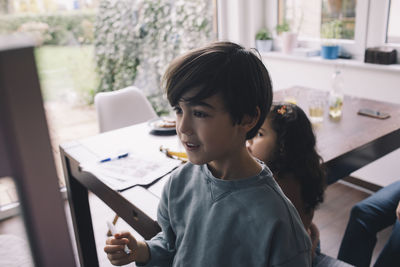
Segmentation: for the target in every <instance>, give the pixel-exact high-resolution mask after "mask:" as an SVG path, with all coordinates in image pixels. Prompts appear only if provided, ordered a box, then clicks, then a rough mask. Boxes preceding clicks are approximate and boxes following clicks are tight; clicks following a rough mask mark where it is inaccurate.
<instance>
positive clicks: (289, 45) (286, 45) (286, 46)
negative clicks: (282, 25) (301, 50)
mask: <svg viewBox="0 0 400 267" xmlns="http://www.w3.org/2000/svg"><path fill="white" fill-rule="evenodd" d="M296 46H297V33H294V32H284V33H282V52H283V53H285V54H291V53H292V52H293V49H294V48H295V47H296Z"/></svg>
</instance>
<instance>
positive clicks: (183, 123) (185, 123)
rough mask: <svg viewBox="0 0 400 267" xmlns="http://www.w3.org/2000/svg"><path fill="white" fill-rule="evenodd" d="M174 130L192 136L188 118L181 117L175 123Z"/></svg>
mask: <svg viewBox="0 0 400 267" xmlns="http://www.w3.org/2000/svg"><path fill="white" fill-rule="evenodd" d="M176 129H177V130H178V131H179V132H180V133H183V134H186V135H190V134H192V127H191V123H190V118H189V117H188V116H185V115H183V116H182V117H181V118H180V119H178V120H177V121H176Z"/></svg>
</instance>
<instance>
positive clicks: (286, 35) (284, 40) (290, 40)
mask: <svg viewBox="0 0 400 267" xmlns="http://www.w3.org/2000/svg"><path fill="white" fill-rule="evenodd" d="M275 29H276V33H277V34H278V36H280V37H281V50H282V52H283V53H285V54H290V53H292V52H293V49H294V48H295V47H296V46H297V33H296V32H292V31H291V30H290V26H289V23H288V22H287V21H284V22H283V23H281V24H278V25H277V26H276V28H275Z"/></svg>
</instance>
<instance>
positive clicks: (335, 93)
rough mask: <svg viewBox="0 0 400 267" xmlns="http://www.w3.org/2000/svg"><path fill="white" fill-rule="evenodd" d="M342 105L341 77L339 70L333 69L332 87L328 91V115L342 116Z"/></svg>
mask: <svg viewBox="0 0 400 267" xmlns="http://www.w3.org/2000/svg"><path fill="white" fill-rule="evenodd" d="M342 107H343V77H342V75H341V73H340V70H335V72H334V73H333V76H332V87H331V90H330V91H329V115H330V116H331V117H332V118H339V117H340V116H342Z"/></svg>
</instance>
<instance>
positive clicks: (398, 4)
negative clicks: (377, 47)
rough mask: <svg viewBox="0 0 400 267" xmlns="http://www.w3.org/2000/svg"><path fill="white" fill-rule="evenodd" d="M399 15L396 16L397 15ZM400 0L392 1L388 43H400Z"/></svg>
mask: <svg viewBox="0 0 400 267" xmlns="http://www.w3.org/2000/svg"><path fill="white" fill-rule="evenodd" d="M395 14H396V15H397V16H396V15H395ZM399 14H400V0H391V1H390V11H389V21H388V31H387V36H386V42H387V43H400V27H399V25H400V16H399Z"/></svg>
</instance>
